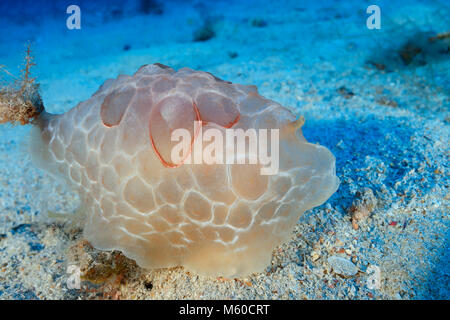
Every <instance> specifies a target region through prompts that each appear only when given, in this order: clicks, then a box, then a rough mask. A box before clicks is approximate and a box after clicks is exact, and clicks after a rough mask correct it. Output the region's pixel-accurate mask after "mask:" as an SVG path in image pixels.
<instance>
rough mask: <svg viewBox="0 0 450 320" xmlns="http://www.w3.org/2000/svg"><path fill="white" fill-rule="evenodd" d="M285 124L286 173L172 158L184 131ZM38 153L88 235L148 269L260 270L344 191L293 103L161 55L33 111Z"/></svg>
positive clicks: (94, 242) (282, 132)
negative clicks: (81, 95)
mask: <svg viewBox="0 0 450 320" xmlns="http://www.w3.org/2000/svg"><path fill="white" fill-rule="evenodd" d="M194 121H201V123H202V130H206V129H207V128H215V129H217V130H219V131H225V130H226V129H227V128H242V129H244V130H247V129H250V128H255V129H279V130H280V131H279V132H280V134H279V137H280V141H279V155H280V159H279V171H278V173H277V174H275V175H261V173H260V169H261V166H260V165H258V164H188V163H182V162H181V163H173V161H172V160H171V157H170V151H171V148H172V147H173V145H174V142H172V141H171V139H170V134H171V132H172V131H173V130H175V129H177V128H185V129H186V130H190V132H191V133H192V137H196V132H194V128H193V122H194ZM35 124H37V126H35V128H36V129H35V130H36V132H35V133H34V136H35V141H34V142H33V144H32V154H33V159H34V162H35V163H36V164H37V165H38V166H40V167H42V168H44V169H46V170H48V171H49V172H50V173H52V174H53V175H55V176H59V177H62V178H63V179H65V180H66V181H67V182H68V183H69V185H70V186H71V187H72V188H74V189H75V190H76V191H77V192H78V193H79V194H80V197H81V200H82V202H83V207H82V209H83V211H84V213H85V217H86V218H85V222H84V223H85V225H84V236H85V237H86V239H87V240H88V241H89V242H90V243H91V244H92V245H93V246H94V247H96V248H98V249H105V250H110V249H117V250H121V251H122V252H123V253H124V254H125V255H126V256H128V257H130V258H133V259H134V260H136V262H137V263H138V264H139V265H140V266H141V267H144V268H160V267H171V266H177V265H183V266H185V267H187V268H188V269H190V270H193V271H194V272H197V273H200V274H206V275H215V276H217V275H221V276H226V277H236V276H245V275H248V274H249V273H252V272H256V271H262V270H263V269H264V268H265V267H266V266H267V265H268V264H269V262H270V258H271V254H272V250H273V248H274V247H275V246H277V245H279V244H280V243H282V242H283V241H285V240H286V239H287V238H288V237H289V236H290V234H291V231H292V229H293V227H294V225H295V224H296V222H297V219H298V217H299V216H300V214H302V213H303V212H304V211H305V210H308V209H310V208H312V207H314V206H317V205H320V204H322V203H323V202H324V201H326V200H327V199H328V197H330V195H331V194H333V192H334V191H335V190H336V189H337V186H338V179H337V177H336V175H335V165H334V157H333V155H332V154H331V153H330V152H329V151H328V150H327V149H326V148H324V147H322V146H319V145H315V144H310V143H308V142H307V141H306V140H305V139H304V138H303V136H302V134H301V130H300V129H299V128H298V127H299V122H298V121H296V117H295V116H294V115H293V114H292V113H291V112H290V111H289V110H288V109H286V108H284V107H282V106H281V105H279V104H277V103H276V102H274V101H271V100H267V99H265V98H263V97H261V96H260V95H259V94H258V93H257V90H256V88H255V87H254V86H243V85H236V84H231V83H229V82H225V81H222V80H220V79H217V78H215V77H214V76H212V75H210V74H208V73H205V72H198V71H194V70H190V69H186V68H185V69H181V70H179V71H178V72H175V71H174V70H173V69H171V68H168V67H166V66H162V65H159V64H154V65H147V66H143V67H141V69H139V70H138V71H137V72H136V74H134V75H133V76H132V77H129V76H119V77H118V78H117V79H116V80H107V81H106V82H105V83H104V84H103V85H102V87H101V88H100V89H99V90H98V91H97V92H96V93H95V94H94V95H93V96H92V97H91V98H90V99H89V100H87V101H85V102H82V103H80V104H79V105H78V106H76V107H75V108H73V109H72V110H70V111H68V112H67V113H65V114H62V115H49V114H47V113H42V114H41V115H40V116H39V117H38V118H37V119H36V120H35Z"/></svg>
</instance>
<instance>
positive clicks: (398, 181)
mask: <svg viewBox="0 0 450 320" xmlns="http://www.w3.org/2000/svg"><path fill="white" fill-rule="evenodd" d="M131 2H132V1H128V2H125V5H124V7H119V6H111V7H110V6H106V5H104V6H102V5H100V4H90V5H89V4H86V6H85V7H83V5H81V8H82V12H83V16H82V17H83V18H82V19H83V20H82V29H81V30H72V31H70V30H67V28H66V26H65V18H66V15H65V10H64V9H63V10H61V12H62V13H61V14H54V15H48V16H46V17H45V19H40V18H39V16H38V17H36V16H33V15H31V16H30V17H29V18H28V19H17V15H15V13H14V10H9V11H8V13H5V15H6V16H5V17H3V18H4V19H6V21H7V25H8V28H2V29H0V36H1V37H2V39H8V41H3V42H1V43H0V64H2V65H5V66H6V67H7V68H8V70H10V71H12V72H15V71H16V70H17V66H19V65H20V64H21V63H22V58H23V54H22V53H23V51H24V44H25V43H26V41H28V40H31V41H32V43H33V48H34V54H35V59H36V63H37V66H36V68H35V70H34V71H35V73H36V76H37V79H38V81H39V83H40V84H41V91H42V97H43V99H44V102H45V105H46V108H47V110H48V111H49V112H52V113H61V112H65V111H67V110H69V109H70V108H72V107H73V106H75V105H76V104H77V103H78V102H81V101H83V100H85V99H87V98H88V97H89V96H90V95H91V94H92V93H94V92H95V91H96V90H97V88H98V86H99V85H101V84H102V83H103V81H104V80H106V79H108V78H115V77H116V76H117V75H118V74H132V73H134V72H135V71H136V70H137V69H138V68H139V67H140V66H141V65H143V64H147V63H155V62H159V63H163V64H165V65H169V66H171V67H173V68H176V69H178V68H181V67H190V68H193V69H199V70H203V71H208V72H211V73H213V74H214V75H216V76H218V77H220V78H222V79H225V80H228V81H232V82H237V83H242V84H255V85H257V86H258V88H259V91H260V93H261V94H262V95H264V96H265V97H267V98H270V99H273V100H275V101H277V102H280V103H282V104H283V105H285V106H288V107H290V108H292V109H293V110H295V112H297V113H299V114H301V115H303V116H304V117H305V119H306V124H305V126H304V127H303V132H304V135H305V137H306V139H307V140H308V141H310V142H313V143H316V142H317V143H320V144H322V145H324V146H326V147H327V148H329V149H330V150H331V151H332V152H333V154H334V155H335V157H336V159H337V160H336V167H337V175H338V177H339V178H340V180H341V185H340V187H339V190H338V191H337V192H336V193H335V194H334V195H333V196H332V197H331V198H330V199H329V200H328V201H327V202H326V203H325V204H324V205H322V206H320V207H318V208H315V209H313V210H310V211H308V212H306V213H305V214H303V215H302V216H301V217H300V219H299V221H298V224H297V225H296V227H295V232H294V234H293V235H292V237H291V239H290V241H289V242H288V243H286V244H284V245H282V246H280V247H279V248H277V249H276V250H275V251H274V254H273V259H272V262H271V265H270V266H268V268H267V270H266V271H265V272H263V273H258V274H254V275H251V276H249V277H248V278H247V279H222V278H207V277H201V276H197V275H194V274H191V273H189V272H186V270H184V269H183V268H181V267H180V268H173V269H162V270H153V271H148V270H142V269H140V268H139V267H137V266H136V265H135V264H134V263H133V262H132V261H130V260H127V259H126V258H124V257H123V256H122V255H121V254H119V253H117V252H113V253H102V252H98V251H96V250H94V249H92V248H91V247H90V246H89V244H87V243H85V242H83V240H82V237H81V233H80V230H79V229H77V228H75V227H73V226H72V225H71V223H70V222H69V221H67V222H64V221H61V220H60V219H57V218H52V217H49V212H56V213H66V214H68V215H70V214H71V213H73V212H74V211H75V209H76V207H77V205H78V199H77V197H76V195H75V194H73V193H72V192H71V191H70V190H66V189H65V188H64V186H62V185H60V184H58V182H57V181H54V180H53V179H52V178H51V177H50V176H49V175H47V174H46V173H44V172H42V171H40V170H38V169H36V168H34V167H33V166H32V164H31V161H30V157H29V155H28V154H27V151H26V143H27V141H28V137H29V136H28V135H29V130H30V128H29V127H26V126H25V127H12V126H1V127H0V137H1V139H0V299H90V298H122V299H123V298H133V299H183V298H185V299H448V298H450V293H449V288H450V285H449V284H450V279H449V277H450V276H449V257H450V256H449V248H448V242H449V229H448V227H449V215H448V212H449V199H450V195H449V191H448V186H449V179H448V178H449V170H448V159H449V151H450V150H449V133H450V130H449V128H450V127H449V121H450V116H449V106H450V101H449V93H450V83H449V81H450V80H449V79H450V77H449V70H450V59H449V47H450V46H449V41H448V40H449V39H448V38H447V39H439V40H435V41H429V40H428V39H429V38H430V37H433V36H435V35H436V34H438V33H441V32H446V31H449V30H450V23H449V20H448V14H449V13H450V10H449V8H448V6H446V5H444V3H443V2H441V1H380V4H379V6H380V8H381V10H382V27H381V29H380V30H369V29H367V28H366V21H365V19H366V18H367V16H368V15H367V14H366V13H365V9H366V8H365V7H364V5H363V4H361V2H360V1H356V0H355V1H345V2H344V3H341V2H339V5H337V4H333V3H332V2H330V3H328V4H327V3H322V4H320V5H319V4H315V5H313V4H310V3H308V2H299V1H295V0H292V1H288V0H286V1H281V2H280V3H282V4H280V5H277V6H276V7H273V6H269V5H267V2H265V1H261V0H260V1H256V0H254V1H232V2H226V1H217V2H214V4H212V3H210V4H208V3H207V2H205V3H202V2H198V1H196V2H194V1H174V2H173V3H171V2H166V3H164V4H163V12H162V14H159V13H158V14H156V13H154V12H150V13H149V14H144V13H139V14H136V12H135V11H133V10H134V9H132V8H133V6H132V5H131V4H130V6H128V7H127V4H129V3H131ZM54 9H55V8H54ZM56 9H58V8H57V7H56ZM56 9H55V10H56ZM2 12H6V11H4V10H2ZM25 13H26V12H25ZM25 13H24V14H25ZM2 14H3V13H2ZM24 21H26V23H24ZM205 24H206V25H207V26H208V27H209V28H211V29H212V30H213V31H214V36H212V38H210V39H208V40H206V41H193V34H195V33H196V30H199V29H201V28H204V27H205ZM197 34H198V33H197ZM12 35H13V36H12ZM416 49H419V51H418V50H416ZM16 73H17V72H16ZM68 220H69V219H68ZM69 265H77V266H79V267H80V268H81V270H82V271H83V279H84V281H83V282H82V288H81V289H80V290H77V289H69V288H68V287H67V283H66V282H67V279H68V277H69V276H70V275H69V274H68V273H67V272H66V271H67V268H68V266H69ZM372 270H379V272H380V273H379V276H380V278H379V280H380V281H379V283H378V285H376V286H375V287H372V286H370V285H368V281H369V280H370V279H371V276H373V275H374V273H373V271H372ZM369 282H370V281H369Z"/></svg>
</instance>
